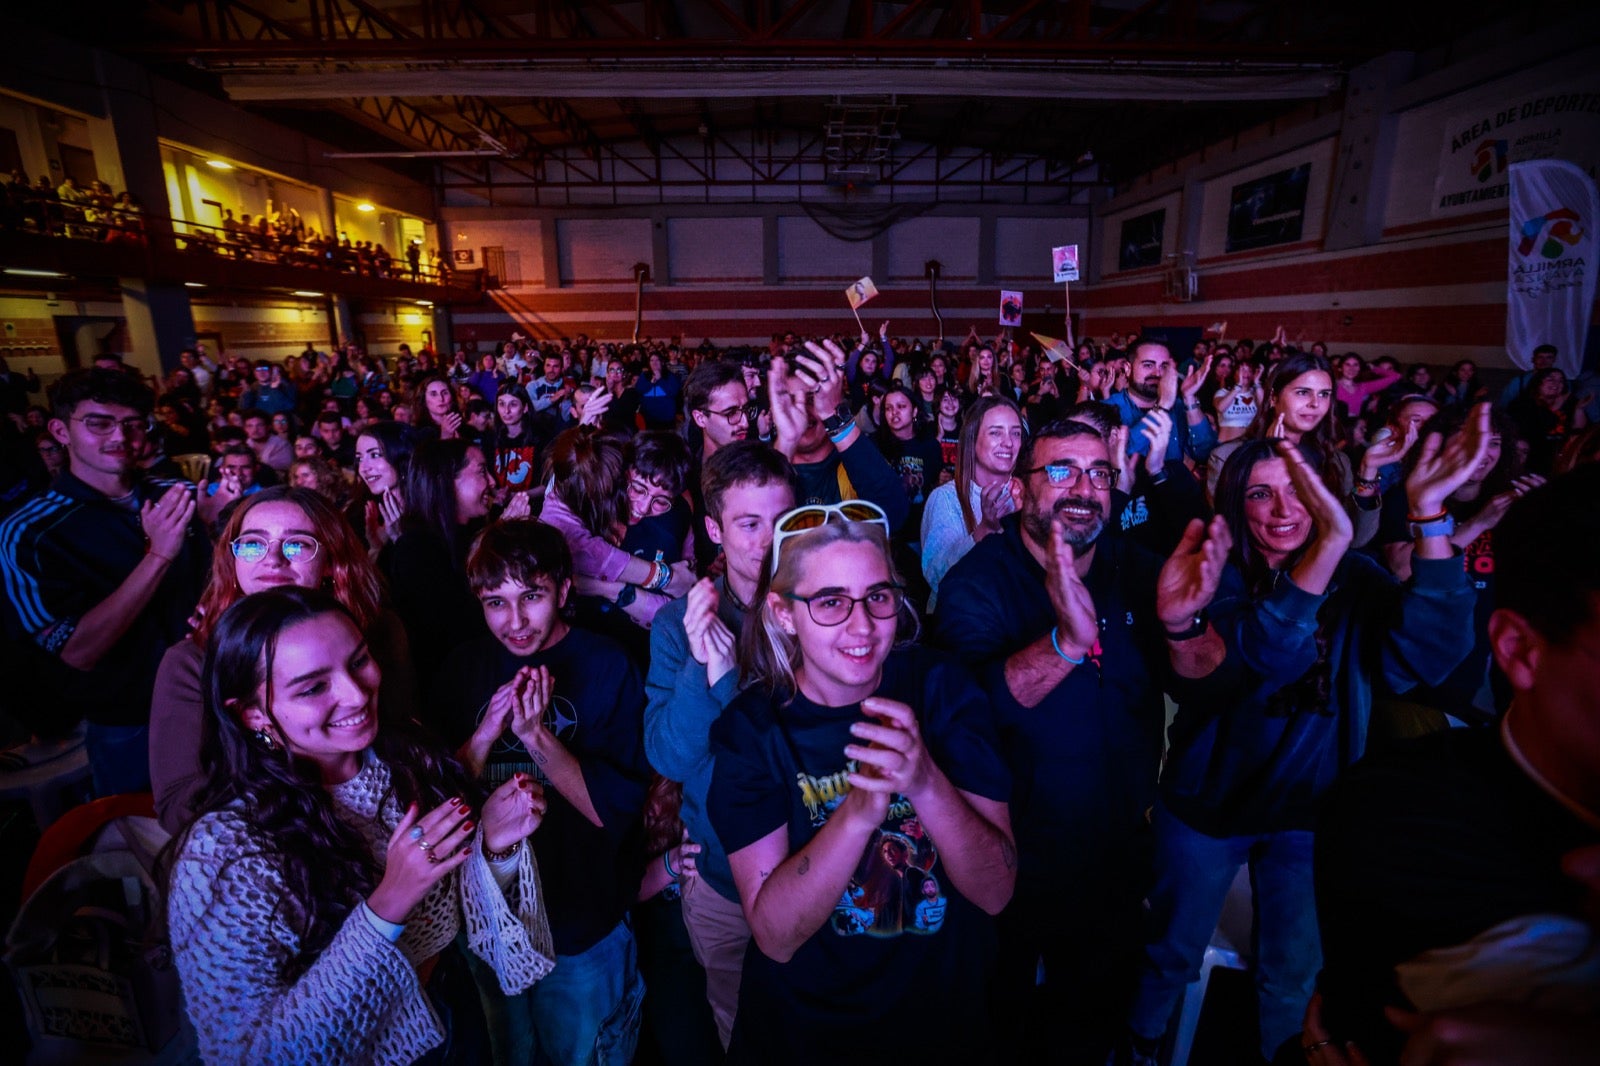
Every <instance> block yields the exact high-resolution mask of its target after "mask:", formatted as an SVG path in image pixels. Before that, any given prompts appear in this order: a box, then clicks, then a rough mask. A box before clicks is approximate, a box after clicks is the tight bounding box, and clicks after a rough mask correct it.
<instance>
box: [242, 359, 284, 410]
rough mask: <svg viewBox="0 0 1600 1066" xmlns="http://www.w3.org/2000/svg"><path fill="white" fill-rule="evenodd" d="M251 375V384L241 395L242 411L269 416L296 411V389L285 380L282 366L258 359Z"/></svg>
mask: <svg viewBox="0 0 1600 1066" xmlns="http://www.w3.org/2000/svg"><path fill="white" fill-rule="evenodd" d="M251 375H252V380H251V382H250V384H249V385H248V386H247V387H246V388H245V389H244V391H243V392H241V393H239V410H240V411H262V412H264V413H266V414H269V415H275V414H277V413H278V412H280V411H284V412H291V413H292V412H293V411H294V405H295V399H296V391H295V387H294V384H293V383H292V382H290V381H288V380H287V379H285V378H284V376H283V368H282V367H281V366H277V365H275V364H273V363H270V362H268V361H267V360H265V359H257V360H256V361H255V365H254V366H253V367H252V368H251Z"/></svg>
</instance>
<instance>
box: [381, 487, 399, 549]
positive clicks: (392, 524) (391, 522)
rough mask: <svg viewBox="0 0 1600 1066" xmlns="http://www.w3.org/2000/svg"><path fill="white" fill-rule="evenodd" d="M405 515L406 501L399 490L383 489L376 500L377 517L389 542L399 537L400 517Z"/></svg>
mask: <svg viewBox="0 0 1600 1066" xmlns="http://www.w3.org/2000/svg"><path fill="white" fill-rule="evenodd" d="M405 513H406V501H405V498H404V497H402V496H401V495H400V490H399V489H397V488H394V489H384V490H383V496H382V497H380V498H379V500H378V515H379V517H380V518H382V519H383V532H384V535H385V536H386V537H387V538H388V539H389V540H394V539H395V538H397V537H399V536H400V517H401V516H402V515H404V514H405Z"/></svg>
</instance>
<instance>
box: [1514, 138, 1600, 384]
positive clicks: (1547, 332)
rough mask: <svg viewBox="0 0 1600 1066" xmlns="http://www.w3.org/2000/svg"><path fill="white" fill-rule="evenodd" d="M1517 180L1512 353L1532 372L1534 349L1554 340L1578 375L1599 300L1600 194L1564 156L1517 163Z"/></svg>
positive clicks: (1560, 361) (1561, 362)
mask: <svg viewBox="0 0 1600 1066" xmlns="http://www.w3.org/2000/svg"><path fill="white" fill-rule="evenodd" d="M1510 186H1511V232H1510V234H1509V241H1508V244H1509V245H1510V247H1509V273H1508V278H1507V285H1506V354H1507V355H1509V356H1510V357H1511V361H1512V362H1513V363H1515V364H1516V365H1517V366H1520V367H1522V368H1523V369H1524V370H1526V369H1528V368H1529V367H1531V366H1532V365H1533V363H1532V355H1533V349H1534V348H1536V347H1537V346H1539V345H1541V344H1554V345H1555V346H1556V348H1557V349H1558V355H1557V360H1556V366H1558V367H1560V368H1561V370H1562V371H1563V372H1565V373H1566V375H1567V377H1569V378H1573V377H1576V376H1577V374H1578V370H1579V367H1580V365H1581V364H1582V362H1583V345H1584V339H1585V337H1586V336H1587V335H1588V332H1589V312H1590V310H1591V308H1593V306H1594V282H1595V278H1594V271H1595V253H1596V250H1597V248H1600V241H1597V238H1596V226H1597V225H1600V193H1597V192H1596V190H1595V184H1594V182H1593V181H1592V180H1590V178H1589V175H1587V174H1585V173H1584V172H1583V169H1582V168H1581V167H1579V166H1577V165H1575V164H1573V163H1568V162H1565V161H1563V160H1560V159H1539V160H1535V161H1533V162H1528V163H1513V164H1512V165H1511V167H1510Z"/></svg>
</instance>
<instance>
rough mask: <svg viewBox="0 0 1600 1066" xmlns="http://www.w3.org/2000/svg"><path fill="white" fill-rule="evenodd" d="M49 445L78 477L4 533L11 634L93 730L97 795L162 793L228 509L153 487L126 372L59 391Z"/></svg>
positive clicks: (141, 417)
mask: <svg viewBox="0 0 1600 1066" xmlns="http://www.w3.org/2000/svg"><path fill="white" fill-rule="evenodd" d="M50 399H51V404H52V408H53V417H52V418H51V419H50V423H49V431H50V435H51V436H52V437H54V438H55V439H56V441H58V442H59V443H60V444H61V445H62V446H63V447H64V448H65V449H66V451H67V459H68V465H67V469H66V470H64V471H62V473H61V474H60V475H58V476H57V478H56V479H55V481H54V483H53V484H52V485H51V487H50V489H49V490H48V491H46V492H45V493H44V494H43V495H41V496H39V497H37V498H36V499H33V500H31V501H29V502H28V503H26V504H24V505H23V506H22V507H20V508H19V509H18V510H16V511H15V512H14V513H13V514H12V515H11V516H10V517H9V518H8V519H7V520H6V521H5V523H4V524H3V525H0V572H3V574H4V578H5V589H6V599H7V601H8V602H9V603H10V604H11V614H10V617H9V618H8V622H9V623H10V624H11V625H13V626H14V627H16V629H17V630H18V631H19V632H20V633H22V634H25V635H26V636H27V637H28V638H29V639H31V640H32V642H33V643H34V644H35V645H37V647H38V648H39V649H40V650H42V651H43V652H44V653H45V656H46V662H47V664H48V665H47V666H46V667H45V669H46V670H47V671H48V672H49V673H50V674H51V675H52V677H51V683H52V685H53V687H54V690H55V691H56V692H58V693H59V697H60V699H59V703H58V705H57V706H58V709H59V713H60V715H61V716H62V724H63V726H65V725H66V724H67V723H68V722H72V721H76V720H78V719H80V718H82V719H87V722H88V727H87V730H86V733H85V747H86V748H87V753H88V757H89V766H90V769H91V771H92V772H93V776H94V789H95V793H96V794H97V795H102V796H104V795H112V794H116V793H122V792H143V791H146V790H148V789H149V787H150V765H149V752H148V743H149V741H148V734H149V725H150V695H151V691H152V689H153V687H154V685H155V675H156V668H157V666H158V665H159V664H160V662H161V656H162V654H163V653H164V652H165V651H166V649H167V647H168V646H169V645H171V644H173V643H175V642H176V641H177V640H178V639H179V638H181V637H182V636H183V635H184V633H185V631H186V627H187V620H188V618H189V615H190V613H191V612H192V611H193V610H194V606H195V603H196V602H197V601H198V599H199V597H200V592H201V590H202V589H203V587H204V585H205V580H206V574H207V572H208V568H209V566H210V561H211V542H210V540H209V538H208V537H207V535H206V524H207V523H209V522H210V521H211V520H213V519H214V518H215V516H216V512H217V511H219V510H220V508H221V507H222V506H223V505H225V504H226V503H227V502H228V500H229V499H232V498H234V497H228V498H226V499H225V498H223V496H222V495H221V494H219V495H217V496H212V497H206V498H202V499H201V500H200V501H199V502H198V503H197V502H196V500H195V486H194V485H193V484H192V483H189V482H186V481H171V480H164V479H157V478H150V477H146V476H145V475H144V474H143V472H142V471H141V470H140V468H139V461H138V456H139V452H140V449H141V447H142V445H143V443H144V439H145V436H146V435H147V434H148V433H149V432H150V412H151V409H152V407H153V406H154V403H155V397H154V395H153V394H152V393H151V391H150V390H149V389H148V388H147V387H146V386H145V385H144V384H142V383H141V382H140V381H138V380H137V379H136V378H133V377H131V376H129V375H128V374H126V373H122V372H119V371H115V370H101V369H95V370H78V371H73V372H72V373H70V374H67V375H66V376H65V377H63V378H61V379H60V380H59V381H57V382H56V383H55V384H54V385H53V386H52V387H51V389H50Z"/></svg>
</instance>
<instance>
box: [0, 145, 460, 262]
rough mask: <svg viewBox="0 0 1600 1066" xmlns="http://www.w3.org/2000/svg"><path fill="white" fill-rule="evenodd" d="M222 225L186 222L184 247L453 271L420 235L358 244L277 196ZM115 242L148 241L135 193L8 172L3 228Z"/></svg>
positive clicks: (261, 257)
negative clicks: (399, 241)
mask: <svg viewBox="0 0 1600 1066" xmlns="http://www.w3.org/2000/svg"><path fill="white" fill-rule="evenodd" d="M220 210H221V211H222V222H221V224H220V225H217V226H209V225H204V224H201V223H198V222H179V223H178V224H177V225H178V228H179V230H180V234H179V236H180V245H179V246H180V247H181V248H183V249H185V250H187V251H191V252H197V253H201V254H207V255H222V256H228V257H230V258H234V259H248V260H254V261H258V262H268V263H281V264H284V265H286V266H296V267H310V268H316V269H322V270H336V271H339V272H342V273H346V274H360V275H363V276H366V277H375V278H400V279H409V280H412V281H419V280H423V279H425V278H426V279H434V280H439V279H444V278H445V277H446V276H447V274H448V271H449V265H448V264H447V263H446V261H445V259H444V256H443V254H442V253H441V252H440V251H439V249H437V248H424V247H423V244H422V240H421V239H420V238H412V239H411V240H410V241H407V242H406V243H405V245H404V247H403V248H402V249H401V250H400V251H399V252H398V253H391V252H390V251H389V249H388V248H386V247H385V246H384V244H383V243H382V242H381V241H370V240H356V241H352V240H351V239H350V236H349V234H348V233H344V232H340V233H337V234H334V233H322V232H319V231H318V230H317V229H316V227H314V226H311V225H309V224H307V223H306V221H305V219H304V218H303V217H302V216H301V214H300V212H299V211H298V210H296V209H295V208H294V207H292V206H291V207H287V208H283V209H279V208H276V207H274V206H273V205H272V203H271V202H270V201H269V202H268V205H267V210H266V211H264V212H262V213H261V214H258V215H251V214H249V213H247V212H243V211H241V212H239V213H238V214H237V217H236V216H235V212H234V209H233V208H231V207H224V208H221V209H220ZM8 230H10V231H17V232H25V233H38V234H42V235H45V236H51V237H72V238H75V239H78V240H90V241H104V242H107V243H132V244H140V245H142V244H144V243H146V234H145V214H144V205H143V204H141V203H140V202H139V198H138V197H137V196H135V195H134V194H133V193H131V192H127V191H123V192H121V193H116V192H113V191H112V189H111V187H110V186H109V185H107V184H106V183H105V182H103V181H98V180H96V181H92V182H90V183H89V185H88V186H87V187H84V186H80V185H79V184H78V183H77V181H76V180H75V179H73V178H71V177H67V178H63V179H62V180H61V182H60V183H59V184H56V183H54V182H52V181H51V179H50V177H49V176H48V175H40V176H39V178H38V179H37V180H36V181H33V182H30V181H29V180H28V177H27V175H26V174H24V173H22V172H21V171H13V172H12V173H10V174H6V175H0V232H5V231H8Z"/></svg>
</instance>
